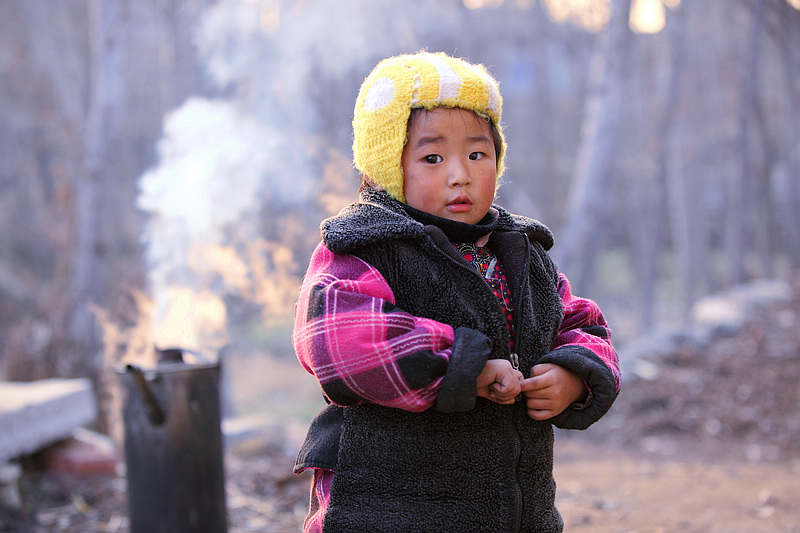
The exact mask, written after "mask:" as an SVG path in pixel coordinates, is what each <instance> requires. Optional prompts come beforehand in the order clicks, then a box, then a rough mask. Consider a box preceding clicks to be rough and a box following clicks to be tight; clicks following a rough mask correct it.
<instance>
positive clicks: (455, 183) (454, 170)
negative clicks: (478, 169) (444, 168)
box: [448, 161, 470, 187]
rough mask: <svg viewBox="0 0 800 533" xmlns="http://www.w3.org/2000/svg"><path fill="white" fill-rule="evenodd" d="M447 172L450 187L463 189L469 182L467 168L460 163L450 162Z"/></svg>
mask: <svg viewBox="0 0 800 533" xmlns="http://www.w3.org/2000/svg"><path fill="white" fill-rule="evenodd" d="M448 170H449V176H450V177H449V181H450V186H451V187H463V186H464V185H466V184H468V183H469V182H470V177H469V171H468V170H467V166H466V165H465V164H464V163H462V162H461V161H452V162H451V164H450V168H449V169H448Z"/></svg>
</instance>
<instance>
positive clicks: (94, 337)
mask: <svg viewBox="0 0 800 533" xmlns="http://www.w3.org/2000/svg"><path fill="white" fill-rule="evenodd" d="M88 8H89V32H90V39H89V43H90V49H89V50H90V61H89V65H90V68H89V76H90V84H89V91H88V108H87V116H86V122H85V129H84V155H83V160H84V164H85V169H84V171H83V172H81V173H80V175H78V176H77V180H76V183H75V198H76V201H75V219H76V228H77V235H76V249H75V259H74V260H75V262H74V266H73V271H72V290H71V293H72V295H73V308H72V315H71V321H70V324H69V333H70V336H71V337H72V339H73V340H74V342H75V347H76V349H77V350H78V352H80V353H79V354H76V355H78V356H80V357H81V358H82V359H83V360H84V361H86V362H87V363H88V364H89V365H90V368H91V366H92V365H91V362H92V361H94V360H95V357H96V354H97V353H98V352H99V350H100V342H99V340H100V337H99V335H98V332H97V331H96V328H95V320H94V317H93V316H92V314H91V309H90V305H91V304H100V303H101V302H104V301H105V294H104V290H105V288H106V284H107V280H108V270H107V269H108V262H107V258H106V257H105V250H106V246H105V243H104V242H103V241H102V239H101V230H102V225H101V222H104V218H105V217H103V216H102V215H103V209H104V206H105V204H106V203H107V201H108V200H109V199H106V198H103V195H102V191H103V188H102V184H103V180H104V178H107V177H108V176H110V175H111V172H109V171H108V170H107V169H106V166H105V165H106V161H107V159H106V156H107V152H108V147H109V144H110V141H111V140H112V139H113V138H114V137H115V135H116V132H115V129H116V127H117V124H116V118H117V115H118V113H119V108H120V107H121V105H122V98H121V94H120V93H121V87H120V84H121V83H122V79H123V78H122V69H121V63H122V58H121V43H120V37H121V35H123V31H122V30H123V25H122V20H121V9H120V5H119V2H118V1H117V0H91V1H90V2H89V3H88Z"/></svg>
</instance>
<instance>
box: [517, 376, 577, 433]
mask: <svg viewBox="0 0 800 533" xmlns="http://www.w3.org/2000/svg"><path fill="white" fill-rule="evenodd" d="M521 385H522V395H523V396H524V397H525V406H526V407H527V408H528V416H530V417H531V418H533V419H534V420H548V419H550V418H553V417H554V416H556V415H559V414H561V412H562V411H564V409H566V408H567V407H569V406H570V404H572V403H573V402H576V401H578V400H580V399H581V398H583V397H584V396H585V395H586V394H587V390H586V385H585V384H584V382H583V380H582V379H581V378H580V376H578V374H576V373H575V372H572V371H571V370H567V369H566V368H564V367H563V366H558V365H554V364H550V363H545V364H542V365H534V367H533V368H532V369H531V377H530V378H528V379H526V380H524V381H522V383H521Z"/></svg>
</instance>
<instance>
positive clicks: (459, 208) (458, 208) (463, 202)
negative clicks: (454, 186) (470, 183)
mask: <svg viewBox="0 0 800 533" xmlns="http://www.w3.org/2000/svg"><path fill="white" fill-rule="evenodd" d="M470 209H472V202H471V201H470V199H469V198H468V197H466V196H458V197H456V198H454V199H453V200H452V201H451V202H450V203H448V204H447V210H448V211H451V212H455V213H461V212H464V211H469V210H470Z"/></svg>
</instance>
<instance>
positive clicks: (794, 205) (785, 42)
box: [770, 0, 800, 270]
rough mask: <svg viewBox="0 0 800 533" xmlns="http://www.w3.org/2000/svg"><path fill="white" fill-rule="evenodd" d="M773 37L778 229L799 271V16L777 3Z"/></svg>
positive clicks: (791, 9)
mask: <svg viewBox="0 0 800 533" xmlns="http://www.w3.org/2000/svg"><path fill="white" fill-rule="evenodd" d="M770 14H772V15H773V17H772V18H771V21H770V22H771V24H772V28H773V30H772V37H773V40H774V41H775V45H776V46H777V47H778V51H779V53H780V58H779V59H780V64H781V65H782V66H783V83H784V93H785V105H786V111H787V112H786V113H785V114H784V117H783V120H782V121H781V126H782V129H781V131H780V133H779V136H780V140H781V141H782V142H781V143H780V144H779V148H780V150H781V152H782V153H783V154H784V158H785V162H786V173H787V179H786V194H785V197H784V198H781V200H782V203H783V204H784V205H785V207H784V209H783V210H782V211H781V216H782V217H783V218H784V220H783V221H782V224H781V228H783V229H785V230H786V239H785V241H784V242H786V247H785V249H786V252H787V254H788V258H789V264H790V265H791V266H792V267H793V268H794V269H795V270H800V130H799V128H800V126H798V117H800V106H798V101H799V100H800V91H798V76H800V13H798V11H797V10H795V9H794V8H792V7H791V6H789V5H788V3H787V2H785V1H784V0H779V2H778V5H777V9H774V10H771V11H770Z"/></svg>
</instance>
